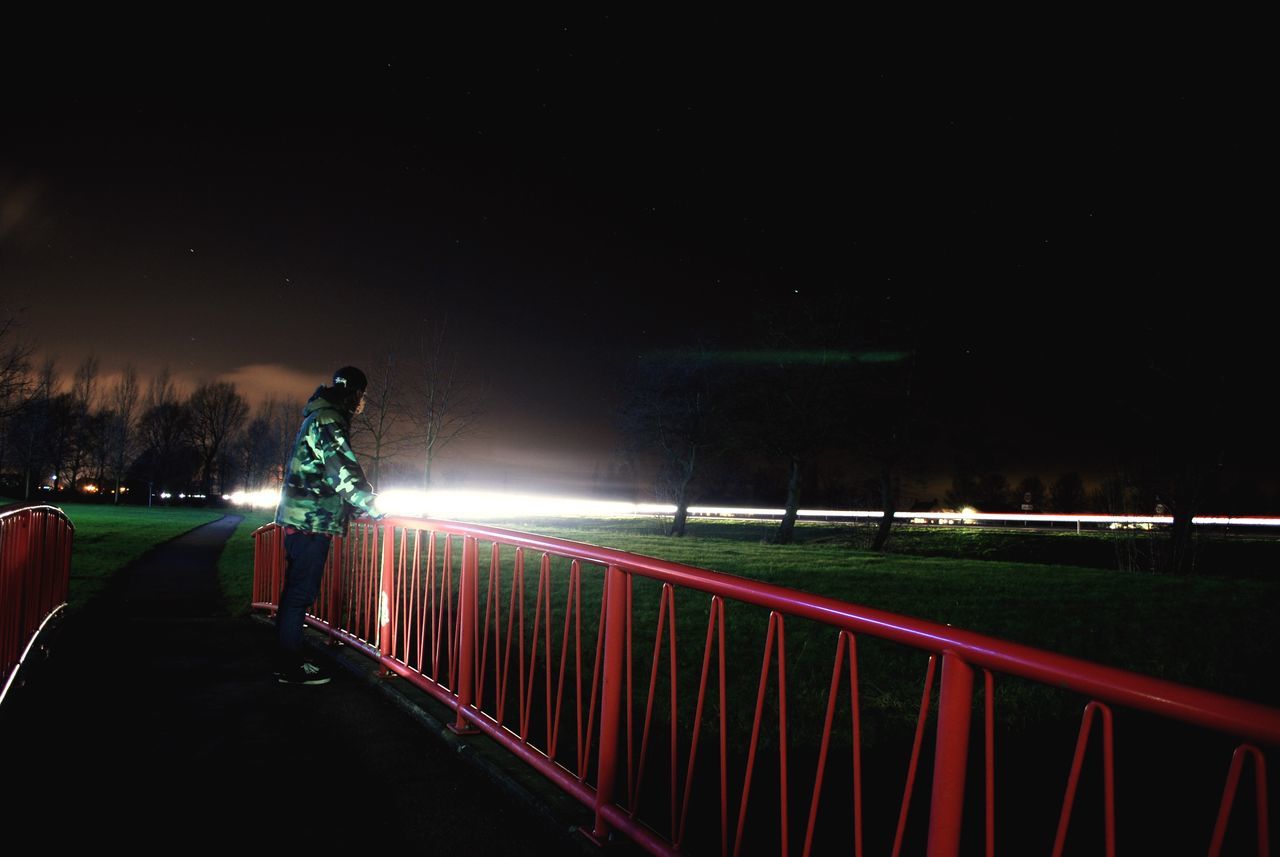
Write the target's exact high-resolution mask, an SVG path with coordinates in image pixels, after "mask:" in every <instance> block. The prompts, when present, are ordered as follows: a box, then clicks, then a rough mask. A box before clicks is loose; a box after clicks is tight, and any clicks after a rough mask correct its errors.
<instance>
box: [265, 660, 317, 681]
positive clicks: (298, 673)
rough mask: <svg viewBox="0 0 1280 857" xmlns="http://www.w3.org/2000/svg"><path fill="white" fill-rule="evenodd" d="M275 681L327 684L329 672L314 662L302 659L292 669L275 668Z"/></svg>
mask: <svg viewBox="0 0 1280 857" xmlns="http://www.w3.org/2000/svg"><path fill="white" fill-rule="evenodd" d="M276 681H278V682H280V683H281V684H328V683H329V674H328V673H327V672H325V671H324V670H323V669H321V668H320V667H318V666H316V665H315V664H313V663H310V662H307V661H303V662H302V663H301V664H299V665H298V666H296V667H294V668H293V669H286V670H277V671H276Z"/></svg>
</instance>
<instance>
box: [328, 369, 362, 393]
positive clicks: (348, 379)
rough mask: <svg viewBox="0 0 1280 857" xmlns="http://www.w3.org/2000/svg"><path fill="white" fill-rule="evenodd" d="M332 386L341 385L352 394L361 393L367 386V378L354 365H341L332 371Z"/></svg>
mask: <svg viewBox="0 0 1280 857" xmlns="http://www.w3.org/2000/svg"><path fill="white" fill-rule="evenodd" d="M333 386H335V387H342V388H343V389H345V390H346V391H347V392H349V393H351V394H352V395H359V394H360V393H363V392H364V391H365V390H366V389H367V388H368V386H369V379H368V378H366V377H365V376H364V373H363V372H361V371H360V370H359V369H357V368H356V367H354V366H343V367H342V368H341V369H339V370H338V371H337V372H334V373H333Z"/></svg>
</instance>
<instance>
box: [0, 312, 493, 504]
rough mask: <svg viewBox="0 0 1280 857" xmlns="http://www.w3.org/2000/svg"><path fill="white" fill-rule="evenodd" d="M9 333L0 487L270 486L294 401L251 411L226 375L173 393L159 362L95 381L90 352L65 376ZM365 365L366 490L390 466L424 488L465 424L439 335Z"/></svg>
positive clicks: (1, 404) (0, 417)
mask: <svg viewBox="0 0 1280 857" xmlns="http://www.w3.org/2000/svg"><path fill="white" fill-rule="evenodd" d="M16 333H17V331H16V325H15V322H14V320H13V318H11V317H9V318H3V317H0V475H3V476H4V478H5V482H6V483H7V484H6V488H7V490H8V491H9V492H11V493H15V494H17V495H18V496H21V497H31V496H32V495H33V493H34V492H36V491H39V490H41V489H42V487H44V488H48V489H52V490H54V491H65V490H72V489H78V490H80V491H84V492H89V493H101V494H107V493H110V494H112V495H113V496H114V498H115V501H116V502H119V499H120V497H121V495H122V493H124V491H125V490H127V488H128V484H129V483H133V484H134V485H143V484H145V485H146V486H147V491H148V493H150V492H151V491H155V492H160V491H168V492H171V493H175V494H176V493H179V492H190V493H201V494H205V495H220V494H223V493H226V492H229V491H232V490H235V489H238V488H250V489H253V488H258V487H271V486H275V485H278V484H279V483H280V480H281V476H282V467H283V465H284V460H285V457H286V456H287V455H288V453H289V449H290V445H291V443H292V441H293V438H294V433H295V432H296V430H297V427H298V422H299V419H300V416H301V403H300V402H299V401H297V400H287V401H279V400H275V399H269V400H267V401H264V402H261V403H259V404H258V405H257V407H256V408H253V407H251V406H250V403H249V402H248V401H247V400H246V398H245V397H244V396H243V395H242V394H241V393H240V392H239V391H238V390H237V389H236V387H235V385H234V384H232V383H229V382H226V381H208V382H203V383H200V384H199V385H197V386H196V388H195V389H194V390H192V391H190V392H189V393H185V394H184V393H183V392H182V391H181V390H179V388H178V385H177V384H176V383H175V381H174V379H173V378H172V376H171V375H170V373H169V371H168V370H167V369H165V370H162V371H161V372H159V373H158V374H156V375H154V376H152V377H150V378H149V379H146V380H145V381H144V379H142V378H140V377H139V374H138V372H137V371H136V370H135V368H134V367H133V366H126V367H125V369H124V371H123V372H121V373H120V374H119V375H118V376H112V378H110V379H104V378H103V377H102V373H101V371H100V366H99V361H98V360H97V358H96V357H93V356H90V357H87V358H85V359H84V360H83V361H82V362H81V363H80V364H79V365H78V366H77V367H76V368H75V370H74V372H73V373H72V375H71V376H70V378H65V377H63V375H62V374H61V373H60V372H59V370H58V366H57V363H56V361H54V360H52V359H48V360H45V361H44V362H43V363H42V364H40V365H38V366H36V365H33V363H32V355H33V353H34V349H33V347H32V346H31V345H30V344H29V343H24V342H22V341H21V340H19V339H18V337H17V336H16ZM372 365H373V367H374V368H373V371H372V372H370V375H369V377H370V384H369V390H368V391H367V401H366V408H365V410H364V412H363V413H362V414H360V415H358V416H357V417H356V418H355V419H354V421H353V426H352V429H353V434H355V435H356V440H355V445H356V448H357V449H358V450H360V451H361V453H362V457H364V458H365V459H366V462H367V464H368V466H369V476H370V479H371V481H373V482H374V484H375V485H377V484H378V482H379V481H380V480H381V479H382V478H384V477H387V476H389V475H391V474H393V473H394V474H395V475H397V476H401V477H403V476H405V475H406V474H410V475H414V476H416V477H417V478H420V479H421V483H422V484H423V485H424V486H426V485H427V484H429V482H430V480H431V469H432V464H433V461H434V459H435V457H436V456H437V455H438V454H439V452H440V450H441V449H443V448H445V447H446V446H448V444H450V443H451V442H453V441H454V440H456V439H457V438H459V437H461V436H463V435H464V434H466V433H467V432H469V431H471V430H472V429H473V428H474V426H475V425H476V421H477V419H478V415H479V397H478V396H476V395H475V392H474V388H473V387H471V386H470V385H468V384H465V383H463V380H462V378H461V376H460V373H459V371H458V365H457V361H456V359H454V358H452V356H451V355H450V352H448V351H447V350H446V348H445V345H444V338H443V335H440V336H436V337H432V338H430V339H424V340H423V341H422V344H421V347H420V349H419V350H418V351H417V353H415V354H413V355H412V357H411V359H408V360H406V361H404V362H400V361H398V360H397V357H396V356H395V355H394V354H387V355H384V357H383V358H382V359H381V360H378V361H375V363H374V364H372ZM415 471H416V472H415ZM122 489H124V490H122Z"/></svg>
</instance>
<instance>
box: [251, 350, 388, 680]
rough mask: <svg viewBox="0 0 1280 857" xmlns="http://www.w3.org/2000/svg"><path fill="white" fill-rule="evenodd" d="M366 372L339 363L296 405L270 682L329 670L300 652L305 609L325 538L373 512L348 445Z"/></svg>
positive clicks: (280, 517) (316, 584) (281, 511)
mask: <svg viewBox="0 0 1280 857" xmlns="http://www.w3.org/2000/svg"><path fill="white" fill-rule="evenodd" d="M367 386H368V380H367V379H366V378H365V374H364V373H363V372H361V371H360V370H359V369H357V368H356V367H354V366H344V367H343V368H341V369H339V370H338V371H337V372H335V373H334V374H333V383H332V385H331V386H328V387H324V386H321V387H318V388H316V391H315V393H313V394H312V396H311V398H310V399H309V400H307V404H306V407H304V408H303V409H302V414H303V418H302V425H301V427H300V428H299V429H298V436H297V439H296V440H294V442H293V454H292V455H291V456H290V457H289V465H288V472H287V473H286V474H285V480H284V489H283V490H282V491H281V492H280V505H279V507H278V508H277V509H276V523H277V524H279V525H280V526H282V527H283V528H284V533H285V536H284V550H285V557H286V566H285V577H284V588H283V589H282V590H281V592H280V602H279V609H278V610H277V611H276V635H277V640H278V645H277V651H276V667H275V676H276V680H277V681H279V682H281V683H283V684H325V683H327V682H328V681H329V676H328V675H327V674H326V673H325V671H324V670H323V669H322V668H321V667H319V666H318V665H316V664H314V663H311V662H310V661H308V660H306V659H305V658H304V657H303V656H302V626H303V622H304V620H305V618H306V612H307V608H308V607H310V606H311V604H312V602H314V601H315V600H316V595H317V594H319V592H320V579H321V577H323V575H324V564H325V559H326V558H327V557H328V556H329V542H330V541H331V540H332V538H333V537H334V536H336V535H342V534H343V533H344V532H345V531H346V527H347V520H348V518H349V517H350V515H351V511H352V510H353V509H355V510H357V511H359V512H363V513H364V514H367V515H369V516H370V517H372V518H375V519H377V518H381V517H383V515H382V513H380V512H378V511H377V510H376V509H375V508H374V497H375V494H374V492H373V489H372V486H370V484H369V481H368V480H367V479H365V476H364V470H363V469H361V467H360V462H358V461H357V460H356V455H355V453H354V452H352V450H351V444H350V443H349V442H348V440H347V436H348V434H349V433H350V429H351V418H352V417H353V416H354V415H356V414H358V413H360V412H361V411H363V410H364V391H365V388H366V387H367Z"/></svg>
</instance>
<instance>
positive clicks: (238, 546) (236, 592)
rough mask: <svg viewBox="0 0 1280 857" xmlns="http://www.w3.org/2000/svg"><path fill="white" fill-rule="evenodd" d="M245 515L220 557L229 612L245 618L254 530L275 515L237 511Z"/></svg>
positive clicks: (250, 591) (250, 588)
mask: <svg viewBox="0 0 1280 857" xmlns="http://www.w3.org/2000/svg"><path fill="white" fill-rule="evenodd" d="M235 511H236V513H237V514H239V515H242V516H243V520H241V521H240V523H239V524H238V525H237V526H236V530H235V532H234V533H232V534H231V538H230V539H228V540H227V546H226V547H225V548H223V550H222V556H221V557H219V558H218V583H219V585H220V586H221V587H222V597H223V599H224V601H225V602H226V605H227V610H228V612H230V613H231V615H233V616H243V615H245V614H247V613H248V612H249V602H250V599H251V598H252V597H253V531H254V530H256V529H257V528H258V527H261V526H262V525H263V524H266V523H269V522H270V521H271V520H273V518H274V512H263V511H259V510H256V509H239V510H235Z"/></svg>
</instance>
